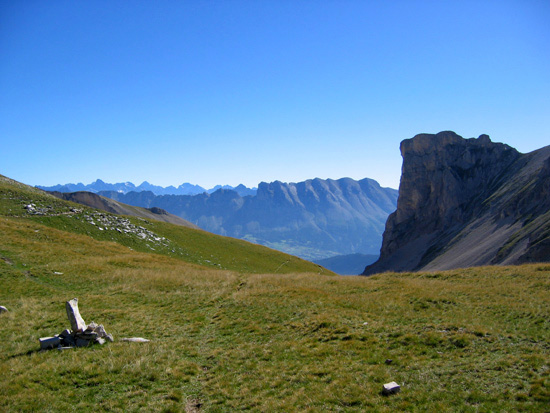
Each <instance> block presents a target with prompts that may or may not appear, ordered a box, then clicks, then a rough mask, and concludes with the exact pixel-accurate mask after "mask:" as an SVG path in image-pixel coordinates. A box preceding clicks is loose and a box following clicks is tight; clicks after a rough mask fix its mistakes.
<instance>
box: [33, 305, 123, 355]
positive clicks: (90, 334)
mask: <svg viewBox="0 0 550 413" xmlns="http://www.w3.org/2000/svg"><path fill="white" fill-rule="evenodd" d="M65 308H66V310H67V317H68V318H69V322H70V323H71V330H68V329H67V330H63V331H62V332H61V333H60V334H56V335H55V336H53V337H42V338H40V339H39V341H40V348H41V349H43V350H46V349H52V348H58V349H60V350H63V349H67V348H72V347H88V346H90V345H92V344H96V343H97V344H105V342H106V341H111V342H112V341H114V340H113V336H112V335H111V334H107V332H106V331H105V328H104V327H103V325H101V324H99V325H98V324H96V323H94V322H93V321H92V322H91V323H90V324H86V322H85V321H84V319H83V318H82V316H81V315H80V311H79V310H78V299H77V298H73V299H72V300H70V301H67V302H66V303H65Z"/></svg>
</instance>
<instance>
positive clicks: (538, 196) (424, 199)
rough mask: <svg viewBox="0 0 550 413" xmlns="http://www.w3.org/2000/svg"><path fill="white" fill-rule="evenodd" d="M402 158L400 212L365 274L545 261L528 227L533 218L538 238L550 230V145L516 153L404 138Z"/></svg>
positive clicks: (443, 138)
mask: <svg viewBox="0 0 550 413" xmlns="http://www.w3.org/2000/svg"><path fill="white" fill-rule="evenodd" d="M401 154H402V156H403V168H402V175H401V183H400V186H399V198H398V201H397V210H396V211H395V212H394V213H393V214H391V215H390V216H389V218H388V220H387V222H386V229H385V232H384V236H383V243H382V248H381V253H380V259H379V260H378V261H377V262H376V263H374V264H373V265H371V266H369V267H367V268H366V269H365V272H364V274H367V275H368V274H373V273H376V272H382V271H416V270H440V269H451V268H460V267H467V266H473V265H487V264H500V263H502V264H511V263H518V262H524V261H529V260H530V258H529V257H530V256H532V258H533V260H538V261H541V260H550V256H546V257H545V256H544V254H546V253H545V252H544V251H545V248H546V247H544V245H545V243H544V242H543V243H542V244H539V245H538V246H536V245H534V244H533V243H532V242H531V241H534V239H531V241H529V239H530V238H529V237H531V238H533V235H534V232H533V231H530V232H529V231H528V230H527V229H526V228H525V227H526V225H528V224H529V223H530V222H533V221H534V220H537V219H538V220H539V221H540V222H539V224H541V225H542V228H543V230H542V232H541V234H539V235H541V236H542V235H543V234H546V230H544V228H547V230H548V231H549V232H550V226H549V227H545V225H548V223H550V217H549V216H546V217H545V213H546V212H548V211H549V207H550V195H549V190H548V185H549V182H550V179H549V177H550V174H549V170H550V147H546V148H543V149H540V150H538V151H535V152H532V153H530V154H521V153H520V152H518V151H516V150H515V149H514V148H511V147H510V146H508V145H504V144H501V143H493V142H491V140H490V139H489V137H488V136H487V135H481V136H480V137H479V138H478V139H463V138H462V137H460V136H458V135H457V134H455V133H454V132H440V133H438V134H436V135H431V134H421V135H417V136H415V137H414V138H412V139H407V140H404V141H403V142H402V143H401ZM541 217H542V218H541ZM520 241H521V242H520ZM541 241H542V238H541ZM546 243H547V241H546ZM535 251H539V252H538V253H536V254H535ZM533 254H535V255H533ZM541 254H542V257H541ZM535 256H536V257H537V259H535ZM544 258H546V259H544Z"/></svg>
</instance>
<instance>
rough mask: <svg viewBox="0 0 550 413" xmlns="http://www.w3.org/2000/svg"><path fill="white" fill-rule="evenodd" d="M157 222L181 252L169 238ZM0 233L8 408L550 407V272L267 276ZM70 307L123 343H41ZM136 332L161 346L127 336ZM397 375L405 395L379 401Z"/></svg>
mask: <svg viewBox="0 0 550 413" xmlns="http://www.w3.org/2000/svg"><path fill="white" fill-rule="evenodd" d="M8 209H9V208H8ZM71 219H72V218H71ZM45 224H48V225H45ZM67 225H68V224H67ZM154 225H155V230H157V231H158V232H159V233H161V232H162V233H163V234H165V235H164V236H166V237H167V238H169V236H170V237H171V239H173V242H174V243H176V244H177V245H179V246H180V247H181V248H184V247H186V245H185V239H187V238H185V237H183V236H182V239H179V238H178V235H177V234H172V233H171V231H173V227H170V226H167V227H166V228H164V226H162V225H159V224H156V223H154ZM174 231H175V230H174ZM0 234H1V235H0V237H1V238H0V241H1V242H0V285H1V288H0V305H4V306H6V307H7V308H8V309H9V310H10V311H9V312H8V313H4V314H0V371H2V372H3V373H4V374H2V376H1V377H0V400H1V403H0V405H1V408H0V410H2V411H54V410H55V411H88V410H92V409H94V410H99V411H120V412H123V411H124V412H126V411H175V412H177V411H182V412H183V411H206V412H218V411H219V412H226V411H240V410H248V411H266V412H268V411H284V412H290V411H311V412H317V411H382V412H390V411H391V412H394V411H438V410H439V411H464V412H493V411H509V412H515V411H542V412H546V411H548V406H549V405H550V344H549V343H550V323H549V321H548V320H550V265H549V264H538V265H528V266H518V267H484V268H474V269H465V270H455V271H448V272H440V273H414V274H394V273H388V274H379V275H376V276H373V277H368V278H366V277H335V276H327V275H319V274H316V273H288V274H269V273H253V271H248V270H249V269H251V267H250V268H248V270H247V268H244V269H245V270H247V271H233V270H216V269H213V268H208V267H205V266H200V265H197V264H196V263H191V262H185V261H184V260H183V259H182V258H181V257H179V256H173V257H172V256H169V255H168V254H162V253H159V252H157V251H155V252H151V251H149V252H146V250H145V249H144V250H143V251H138V250H136V248H134V249H133V250H132V249H129V248H128V246H127V245H121V244H120V243H118V242H114V241H109V240H103V239H100V238H99V237H100V235H97V236H96V237H94V236H89V235H88V234H86V233H79V232H78V231H75V230H74V227H70V228H69V229H63V228H62V227H59V226H57V227H54V224H52V223H39V222H36V220H35V219H34V218H32V219H31V218H28V217H23V218H16V217H13V216H11V217H0ZM196 242H200V241H196ZM205 242H206V241H205ZM211 242H212V245H214V244H215V242H214V241H211ZM207 244H208V243H207ZM193 248H196V250H197V251H200V250H201V248H202V246H200V245H199V244H197V245H196V246H195V247H193ZM236 251H238V250H236ZM245 255H246V253H245ZM266 260H269V259H268V258H266ZM261 262H262V259H260V258H258V263H259V265H263V264H261ZM250 265H252V263H250ZM73 297H78V298H79V306H80V311H81V314H82V316H83V317H84V319H85V320H86V321H87V322H88V323H89V322H91V321H95V322H97V323H101V324H104V325H105V328H106V330H107V332H109V333H112V334H113V335H114V337H115V342H114V343H108V344H106V345H104V346H95V347H91V348H78V349H72V350H67V351H63V352H61V351H57V350H51V351H39V344H38V338H39V337H43V336H50V335H52V334H56V333H60V332H61V331H62V330H63V329H65V328H68V327H69V325H68V320H67V317H66V313H65V308H64V303H65V301H67V300H69V299H71V298H73ZM132 336H140V337H145V338H148V339H150V340H151V342H150V343H144V344H138V343H125V342H122V341H120V340H119V339H120V338H122V337H132ZM387 359H391V360H393V361H392V362H391V363H390V364H386V363H385V360H387ZM389 381H396V382H397V383H399V384H400V385H401V386H402V390H401V392H400V393H399V394H397V395H394V396H389V397H385V396H383V395H382V394H381V389H382V385H383V384H384V383H387V382H389Z"/></svg>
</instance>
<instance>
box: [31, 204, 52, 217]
mask: <svg viewBox="0 0 550 413" xmlns="http://www.w3.org/2000/svg"><path fill="white" fill-rule="evenodd" d="M25 209H26V210H27V213H28V214H30V215H50V214H52V213H53V212H54V207H53V206H51V205H47V206H45V207H41V206H36V204H33V203H30V204H28V205H25Z"/></svg>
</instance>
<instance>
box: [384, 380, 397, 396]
mask: <svg viewBox="0 0 550 413" xmlns="http://www.w3.org/2000/svg"><path fill="white" fill-rule="evenodd" d="M399 390H401V387H400V386H399V384H397V383H396V382H394V381H392V382H391V383H386V384H384V388H383V389H382V394H384V395H389V394H395V393H397V392H399Z"/></svg>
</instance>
